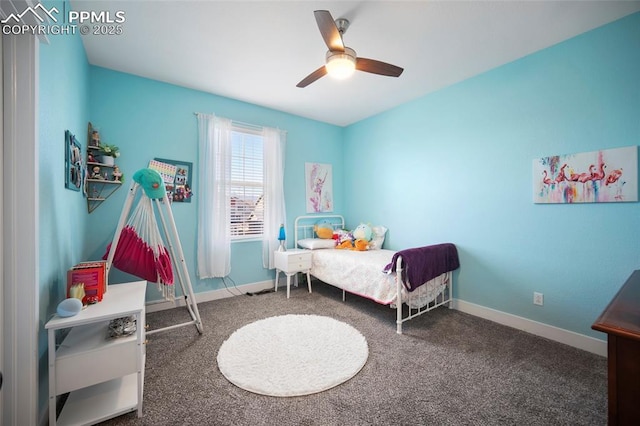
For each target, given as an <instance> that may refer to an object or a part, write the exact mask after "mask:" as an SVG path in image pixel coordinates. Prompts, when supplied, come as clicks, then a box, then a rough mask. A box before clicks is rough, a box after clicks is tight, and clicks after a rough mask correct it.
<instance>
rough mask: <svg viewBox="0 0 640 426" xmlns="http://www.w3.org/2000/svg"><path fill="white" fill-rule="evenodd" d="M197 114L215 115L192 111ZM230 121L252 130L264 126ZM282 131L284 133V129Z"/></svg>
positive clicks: (260, 128)
mask: <svg viewBox="0 0 640 426" xmlns="http://www.w3.org/2000/svg"><path fill="white" fill-rule="evenodd" d="M198 114H203V115H211V116H215V114H207V113H203V112H194V113H193V115H198ZM231 122H232V123H233V124H235V125H236V126H240V127H245V128H247V129H252V130H262V129H264V128H265V126H259V125H257V124H251V123H245V122H243V121H238V120H231ZM278 130H280V129H278ZM284 132H285V133H286V131H284Z"/></svg>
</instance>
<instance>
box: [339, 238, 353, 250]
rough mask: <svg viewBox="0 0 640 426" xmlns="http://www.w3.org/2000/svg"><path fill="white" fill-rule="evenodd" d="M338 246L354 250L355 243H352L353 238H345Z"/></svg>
mask: <svg viewBox="0 0 640 426" xmlns="http://www.w3.org/2000/svg"><path fill="white" fill-rule="evenodd" d="M336 248H337V249H343V250H352V249H353V245H352V244H351V240H344V241H343V242H341V243H340V244H338V245H337V246H336Z"/></svg>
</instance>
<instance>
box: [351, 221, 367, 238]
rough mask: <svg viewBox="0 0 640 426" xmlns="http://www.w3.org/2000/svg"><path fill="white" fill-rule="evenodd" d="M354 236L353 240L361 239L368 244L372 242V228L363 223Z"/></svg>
mask: <svg viewBox="0 0 640 426" xmlns="http://www.w3.org/2000/svg"><path fill="white" fill-rule="evenodd" d="M352 234H353V238H355V239H356V240H357V239H361V240H366V241H367V242H369V241H371V236H372V232H371V227H370V226H369V225H367V224H365V223H361V224H360V225H358V226H357V227H356V229H354V230H353V232H352Z"/></svg>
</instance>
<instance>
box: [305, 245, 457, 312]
mask: <svg viewBox="0 0 640 426" xmlns="http://www.w3.org/2000/svg"><path fill="white" fill-rule="evenodd" d="M394 253H395V252H394V251H393V250H384V249H383V250H367V251H355V250H339V249H324V250H313V255H312V263H311V275H313V276H314V277H316V278H318V279H319V280H321V281H324V282H325V283H327V284H331V285H333V286H335V287H338V288H341V289H343V290H345V291H348V292H349V293H353V294H357V295H359V296H362V297H366V298H368V299H372V300H374V301H376V302H377V303H380V304H383V305H389V304H391V303H395V301H396V292H397V290H396V282H395V277H396V274H395V273H392V274H385V273H384V272H382V270H383V269H384V267H385V266H387V265H388V264H389V263H390V262H391V259H392V257H393V255H394ZM445 285H446V274H442V275H441V276H439V277H436V278H434V279H433V280H431V281H429V282H428V283H427V284H425V285H423V286H422V287H419V288H418V290H416V291H414V292H412V293H411V296H412V297H414V295H415V296H418V294H419V297H420V301H416V302H415V303H413V302H412V303H409V305H410V306H412V307H417V306H423V305H424V304H426V303H429V302H431V301H432V300H434V299H435V297H436V296H437V295H438V294H440V292H442V290H443V289H444V287H445ZM402 291H403V294H402V298H403V300H406V295H405V293H406V290H405V289H404V287H403V290H402Z"/></svg>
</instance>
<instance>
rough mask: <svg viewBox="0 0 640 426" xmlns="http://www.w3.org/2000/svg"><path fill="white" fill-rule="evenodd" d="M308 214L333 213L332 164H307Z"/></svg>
mask: <svg viewBox="0 0 640 426" xmlns="http://www.w3.org/2000/svg"><path fill="white" fill-rule="evenodd" d="M304 168H305V183H306V196H307V213H321V212H332V211H333V175H332V169H331V164H320V163H305V165H304Z"/></svg>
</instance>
